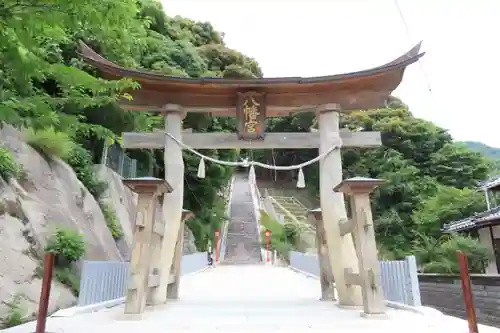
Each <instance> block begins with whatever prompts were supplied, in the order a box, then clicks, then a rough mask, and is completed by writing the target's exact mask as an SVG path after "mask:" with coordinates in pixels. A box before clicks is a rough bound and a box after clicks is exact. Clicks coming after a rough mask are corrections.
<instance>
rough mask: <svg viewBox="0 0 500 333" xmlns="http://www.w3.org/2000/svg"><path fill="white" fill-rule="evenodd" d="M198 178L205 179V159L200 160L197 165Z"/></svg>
mask: <svg viewBox="0 0 500 333" xmlns="http://www.w3.org/2000/svg"><path fill="white" fill-rule="evenodd" d="M198 178H202V179H203V178H205V159H204V158H201V159H200V164H198Z"/></svg>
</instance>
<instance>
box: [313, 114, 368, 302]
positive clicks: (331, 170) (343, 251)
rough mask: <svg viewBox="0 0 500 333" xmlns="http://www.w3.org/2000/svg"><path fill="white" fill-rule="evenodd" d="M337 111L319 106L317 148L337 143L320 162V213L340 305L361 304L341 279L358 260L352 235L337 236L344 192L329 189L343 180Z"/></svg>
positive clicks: (355, 290) (356, 292)
mask: <svg viewBox="0 0 500 333" xmlns="http://www.w3.org/2000/svg"><path fill="white" fill-rule="evenodd" d="M339 111H340V106H339V105H337V104H327V105H324V106H322V107H320V108H319V109H318V113H319V115H318V118H319V134H320V147H319V153H320V154H323V153H325V152H327V151H328V150H330V149H331V147H332V146H334V145H338V146H339V149H336V150H334V151H332V152H331V153H330V154H328V155H327V156H325V157H324V158H323V159H321V160H320V162H319V170H320V171H319V172H320V200H321V211H322V212H323V223H324V228H325V236H326V242H327V244H328V256H329V259H330V265H331V268H332V273H333V276H334V277H335V285H336V289H337V292H338V297H339V305H341V306H360V305H361V304H362V302H363V301H362V297H361V290H360V287H359V286H353V285H347V284H346V281H345V278H344V269H346V268H348V269H352V270H353V272H354V273H357V272H358V262H357V258H356V251H355V249H354V244H353V241H352V237H351V236H350V235H346V236H341V235H340V223H341V221H343V220H347V212H346V208H345V203H344V195H343V193H336V192H334V191H333V190H332V189H333V188H334V187H335V186H337V185H338V184H340V182H341V181H342V160H341V155H340V145H341V144H342V142H341V140H340V134H339Z"/></svg>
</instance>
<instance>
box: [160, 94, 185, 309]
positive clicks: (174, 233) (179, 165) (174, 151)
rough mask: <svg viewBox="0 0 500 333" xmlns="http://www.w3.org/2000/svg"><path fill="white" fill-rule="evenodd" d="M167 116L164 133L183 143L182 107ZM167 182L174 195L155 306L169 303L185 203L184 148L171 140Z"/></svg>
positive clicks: (166, 210) (168, 202)
mask: <svg viewBox="0 0 500 333" xmlns="http://www.w3.org/2000/svg"><path fill="white" fill-rule="evenodd" d="M164 112H165V131H166V132H167V133H170V134H171V135H172V136H173V137H175V138H176V139H178V140H182V137H181V136H182V119H183V118H184V112H183V110H182V107H181V106H179V105H175V104H167V105H166V106H165V108H164ZM164 154H165V179H166V180H167V182H168V183H169V184H171V185H172V188H173V191H172V192H171V193H166V194H165V196H164V197H163V207H162V210H163V220H164V221H165V223H166V227H165V234H164V236H163V244H162V254H161V262H162V266H161V268H160V276H161V278H160V286H159V287H158V288H157V289H156V290H155V292H154V294H153V302H154V304H163V303H165V302H166V301H167V287H168V284H169V274H168V273H169V272H170V268H171V267H172V262H173V260H174V254H175V247H176V243H177V238H178V235H179V228H180V227H181V218H182V202H183V200H184V161H183V159H182V148H181V147H180V146H179V145H178V144H177V142H175V141H174V140H173V139H172V138H170V137H169V136H167V137H166V140H165V152H164Z"/></svg>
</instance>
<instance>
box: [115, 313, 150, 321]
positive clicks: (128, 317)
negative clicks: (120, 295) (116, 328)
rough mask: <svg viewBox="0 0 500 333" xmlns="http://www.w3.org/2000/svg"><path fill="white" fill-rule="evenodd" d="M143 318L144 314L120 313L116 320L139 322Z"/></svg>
mask: <svg viewBox="0 0 500 333" xmlns="http://www.w3.org/2000/svg"><path fill="white" fill-rule="evenodd" d="M144 317H145V314H144V313H122V314H120V316H119V317H118V318H117V320H121V321H141V320H143V319H144Z"/></svg>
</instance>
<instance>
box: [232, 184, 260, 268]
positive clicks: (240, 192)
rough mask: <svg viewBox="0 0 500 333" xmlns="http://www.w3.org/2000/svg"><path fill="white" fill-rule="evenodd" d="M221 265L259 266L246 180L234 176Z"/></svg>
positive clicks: (255, 233)
mask: <svg viewBox="0 0 500 333" xmlns="http://www.w3.org/2000/svg"><path fill="white" fill-rule="evenodd" d="M230 205H231V206H230V207H229V209H230V211H229V214H230V221H229V227H228V230H227V238H226V253H225V257H224V262H223V264H235V265H238V264H239V265H241V264H260V263H262V255H261V246H260V243H259V235H258V231H257V221H256V217H255V211H254V207H253V203H252V196H251V194H250V187H249V185H248V178H246V177H245V176H243V175H236V177H235V179H234V183H233V193H232V198H231V203H230Z"/></svg>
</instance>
